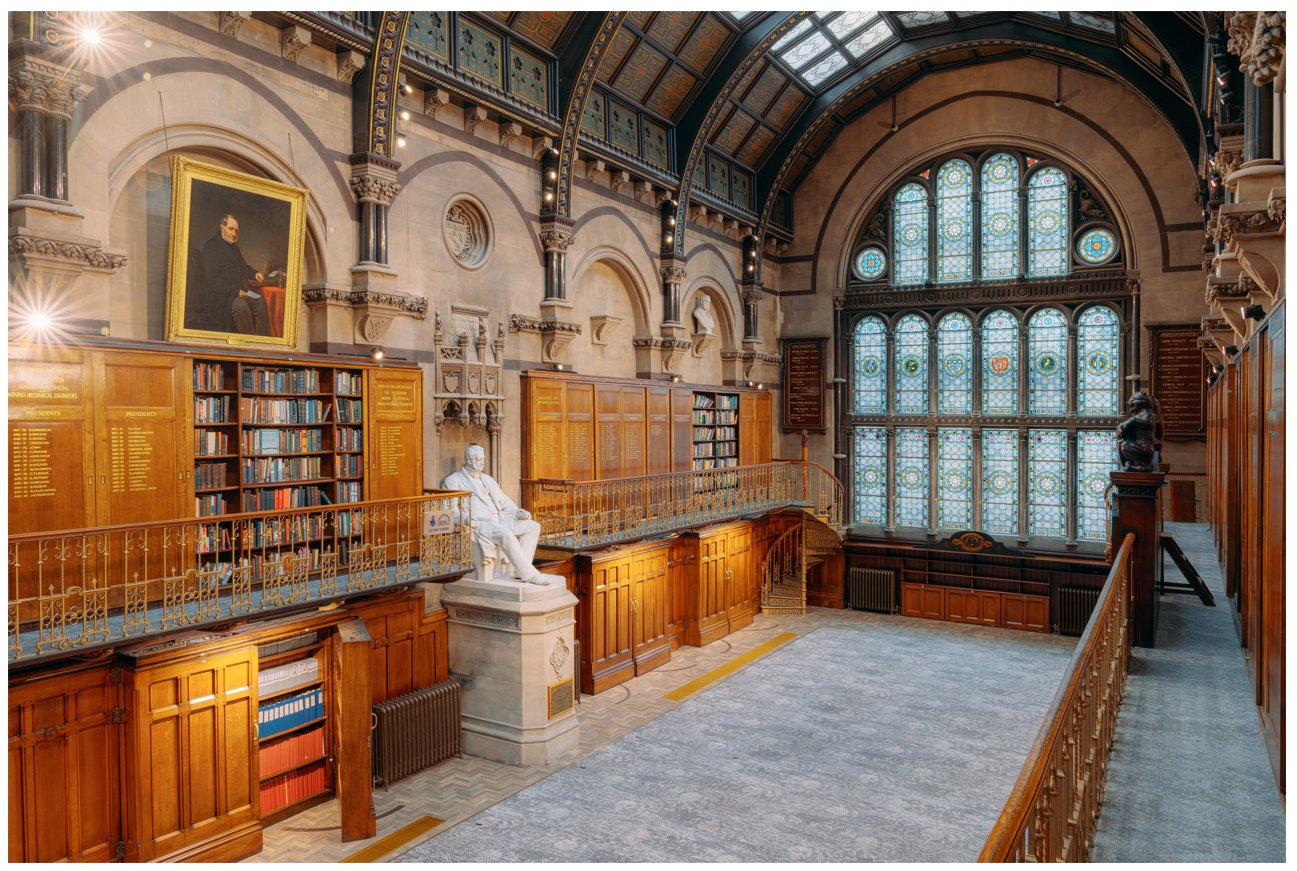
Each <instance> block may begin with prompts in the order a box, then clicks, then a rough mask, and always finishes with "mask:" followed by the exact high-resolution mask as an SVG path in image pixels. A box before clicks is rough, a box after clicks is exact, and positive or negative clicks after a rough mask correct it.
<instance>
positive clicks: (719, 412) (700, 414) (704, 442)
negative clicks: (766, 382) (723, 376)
mask: <svg viewBox="0 0 1297 871" xmlns="http://www.w3.org/2000/svg"><path fill="white" fill-rule="evenodd" d="M693 413H694V414H693V469H694V471H695V472H701V471H706V470H708V469H729V468H732V467H734V466H737V465H738V464H739V395H738V394H737V393H714V392H711V391H703V390H697V391H694V395H693Z"/></svg>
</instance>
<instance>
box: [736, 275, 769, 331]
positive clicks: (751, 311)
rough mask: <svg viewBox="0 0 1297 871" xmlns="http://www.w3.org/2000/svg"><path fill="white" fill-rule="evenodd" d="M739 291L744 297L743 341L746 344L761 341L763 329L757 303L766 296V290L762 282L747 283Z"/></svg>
mask: <svg viewBox="0 0 1297 871" xmlns="http://www.w3.org/2000/svg"><path fill="white" fill-rule="evenodd" d="M739 293H740V295H741V296H742V297H743V342H744V344H747V343H748V342H753V343H757V342H760V341H761V330H760V325H759V324H758V322H757V317H758V314H759V312H758V310H757V305H758V304H759V303H760V302H761V298H762V297H764V296H765V292H764V290H763V289H762V287H761V285H760V283H753V284H745V285H744V286H743V289H742V290H741V291H740V292H739Z"/></svg>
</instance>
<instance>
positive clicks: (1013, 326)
mask: <svg viewBox="0 0 1297 871" xmlns="http://www.w3.org/2000/svg"><path fill="white" fill-rule="evenodd" d="M1017 413H1018V319H1017V318H1016V317H1014V316H1013V313H1012V312H1008V311H1005V310H1004V309H997V310H995V311H993V312H991V313H990V314H989V315H987V316H986V318H985V320H983V321H982V414H1017Z"/></svg>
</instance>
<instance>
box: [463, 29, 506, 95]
mask: <svg viewBox="0 0 1297 871" xmlns="http://www.w3.org/2000/svg"><path fill="white" fill-rule="evenodd" d="M500 55H501V42H500V38H499V37H498V36H496V35H494V34H492V33H488V32H487V31H485V30H482V29H481V28H479V27H476V26H474V25H473V24H470V23H469V22H467V21H465V20H464V19H462V18H461V19H460V20H459V62H458V64H457V65H458V66H459V68H460V69H461V70H463V71H464V72H466V73H469V74H470V75H474V76H477V77H478V78H479V79H482V80H483V81H486V82H490V83H491V84H493V85H495V86H496V87H497V88H501V87H504V76H503V72H502V70H501V57H500Z"/></svg>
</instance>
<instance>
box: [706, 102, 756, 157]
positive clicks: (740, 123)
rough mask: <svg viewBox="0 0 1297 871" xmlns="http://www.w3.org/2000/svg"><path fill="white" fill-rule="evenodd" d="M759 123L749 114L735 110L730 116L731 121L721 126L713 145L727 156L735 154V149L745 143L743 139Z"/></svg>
mask: <svg viewBox="0 0 1297 871" xmlns="http://www.w3.org/2000/svg"><path fill="white" fill-rule="evenodd" d="M756 123H757V119H756V118H753V117H752V116H751V115H749V114H748V113H747V112H743V111H739V110H737V109H736V110H735V111H734V114H733V115H731V116H730V119H729V121H727V122H726V123H725V124H723V125H721V128H720V130H718V131H717V133H716V136H715V137H714V138H713V139H712V144H713V145H715V146H716V147H717V148H719V149H720V150H721V151H724V152H725V153H726V154H733V153H734V149H736V148H738V147H739V144H740V143H741V142H743V137H744V136H747V135H748V131H749V130H751V129H752V128H753V126H754V125H755V124H756Z"/></svg>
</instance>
